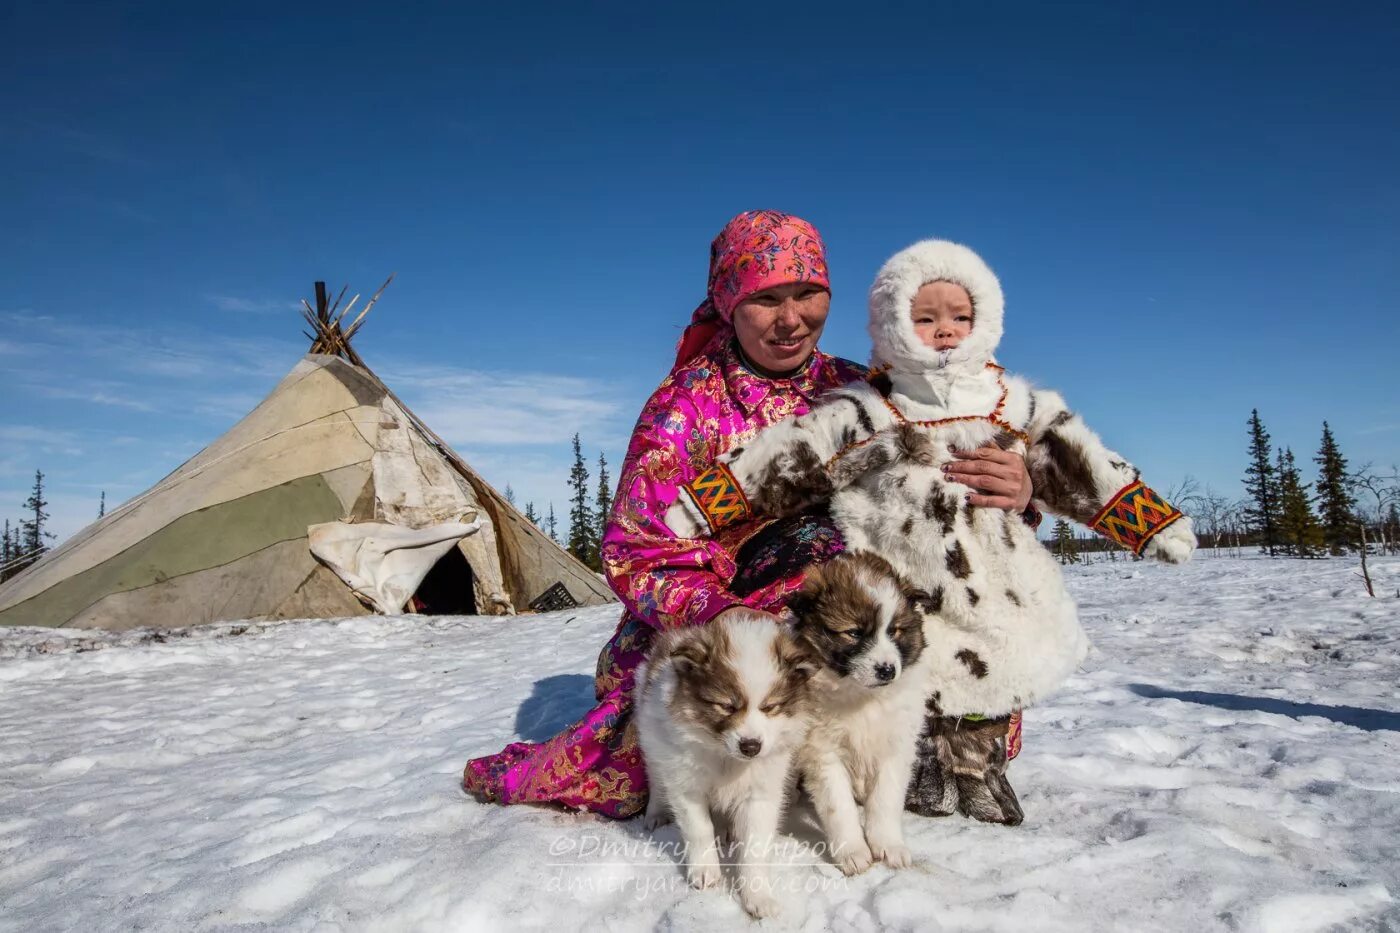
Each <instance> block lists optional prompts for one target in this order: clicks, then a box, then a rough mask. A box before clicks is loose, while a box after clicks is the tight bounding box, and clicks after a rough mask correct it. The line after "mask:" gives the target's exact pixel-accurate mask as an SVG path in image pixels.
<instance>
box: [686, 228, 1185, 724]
mask: <svg viewBox="0 0 1400 933" xmlns="http://www.w3.org/2000/svg"><path fill="white" fill-rule="evenodd" d="M933 281H951V282H954V283H956V284H959V285H962V286H963V287H964V288H966V289H967V291H968V293H969V295H970V296H971V298H972V301H973V308H974V323H973V330H972V333H971V334H970V335H969V336H968V337H967V338H966V339H965V340H964V341H963V342H962V343H961V344H960V345H959V346H958V347H957V349H955V350H951V351H941V352H940V351H934V350H931V349H929V348H927V347H926V346H924V345H923V343H922V342H921V341H920V340H919V339H918V337H917V336H916V335H915V333H914V328H913V323H912V320H911V316H910V306H911V303H912V301H913V298H914V294H915V292H917V291H918V290H919V288H920V287H921V286H922V285H924V284H925V283H927V282H933ZM1002 304H1003V299H1002V294H1001V287H1000V284H999V283H998V281H997V279H996V276H995V275H993V273H992V271H991V270H990V269H989V268H987V266H986V265H985V264H984V263H983V262H982V260H981V259H980V258H979V257H978V256H977V255H976V254H975V253H973V252H972V251H971V250H969V249H967V248H966V247H963V246H960V245H958V244H955V243H949V242H946V241H941V240H928V241H924V242H922V243H918V244H915V245H914V246H912V247H910V248H909V249H906V250H904V251H903V252H901V253H898V254H896V255H895V256H894V258H892V259H891V260H890V261H889V262H888V263H887V264H886V265H885V267H884V268H883V269H882V270H881V271H880V274H879V276H877V278H876V280H875V284H874V286H873V288H872V290H871V296H870V333H871V337H872V339H873V343H874V356H873V360H872V362H873V364H874V365H875V366H876V367H877V371H878V372H880V373H881V374H880V375H878V376H876V377H874V378H872V379H871V380H870V381H868V382H866V383H857V384H854V385H851V386H847V387H844V388H842V389H839V390H836V391H834V392H831V393H828V394H827V395H826V396H825V398H824V399H823V401H822V403H821V404H819V405H818V406H816V407H814V408H813V409H812V410H811V411H810V412H809V413H808V414H806V415H804V416H802V417H799V418H793V419H789V420H787V421H783V422H781V423H779V424H776V425H773V426H771V427H769V428H767V429H766V430H764V431H762V432H760V433H759V434H758V436H757V437H755V438H754V439H753V440H751V441H750V442H749V443H748V444H746V445H744V446H742V447H739V448H736V449H735V450H732V451H730V452H729V453H727V454H725V455H724V456H723V457H722V458H721V462H724V463H726V464H727V466H728V468H729V470H730V472H731V473H732V474H733V476H734V478H735V480H736V481H737V482H738V484H739V485H740V486H741V487H742V490H743V492H744V495H745V498H746V499H747V500H748V503H749V505H750V507H752V508H753V509H755V510H756V511H758V512H759V513H761V514H764V515H768V516H773V517H782V516H786V515H792V514H796V513H798V512H801V511H803V510H805V509H807V508H808V507H810V506H812V505H814V504H816V503H819V502H826V501H829V502H830V507H831V514H832V517H833V519H834V521H835V522H836V524H837V526H838V527H839V528H840V530H841V532H842V534H843V536H844V537H845V540H846V543H847V546H848V547H849V548H851V549H852V550H866V551H872V552H875V553H877V554H879V555H880V556H881V557H884V558H885V559H886V560H888V561H889V562H890V563H891V564H892V565H893V566H894V567H895V568H896V569H897V570H898V571H899V572H900V573H901V574H903V575H904V576H905V577H907V578H908V579H909V580H910V581H911V582H912V583H914V585H915V586H917V587H919V588H920V589H923V590H924V591H926V592H927V593H928V594H929V597H930V598H929V600H928V602H927V603H926V605H927V607H928V612H927V615H926V621H925V632H926V636H927V642H928V648H927V651H928V652H930V653H931V655H932V658H931V664H930V670H931V676H932V682H931V685H930V693H931V694H936V698H937V702H938V706H939V707H940V708H941V711H942V712H943V714H945V715H953V716H960V715H967V714H981V715H987V716H1000V715H1004V714H1006V713H1009V712H1011V711H1012V710H1014V709H1018V708H1022V707H1025V706H1028V705H1030V704H1032V703H1034V702H1036V701H1037V700H1039V699H1040V698H1042V697H1044V696H1045V695H1047V694H1048V693H1049V692H1050V691H1052V690H1053V689H1055V688H1056V687H1058V686H1059V685H1060V684H1061V683H1062V682H1063V681H1064V680H1065V678H1067V677H1068V676H1069V675H1070V674H1071V673H1072V672H1073V671H1074V669H1075V668H1076V667H1077V666H1078V664H1079V662H1080V661H1081V660H1082V659H1083V657H1084V654H1085V652H1086V651H1087V648H1088V639H1087V637H1086V636H1085V634H1084V631H1083V629H1082V628H1081V627H1080V625H1079V620H1078V616H1077V612H1076V609H1075V605H1074V601H1073V600H1072V599H1071V598H1070V596H1069V593H1068V592H1067V591H1066V589H1065V585H1064V580H1063V578H1062V576H1061V574H1060V571H1059V568H1058V567H1057V565H1056V564H1055V561H1054V558H1053V557H1052V556H1051V554H1050V553H1049V552H1048V551H1047V550H1046V549H1045V547H1043V546H1042V545H1041V544H1040V542H1039V541H1037V540H1036V536H1035V532H1034V531H1033V530H1032V529H1031V528H1030V527H1028V526H1027V525H1026V524H1025V523H1024V522H1023V521H1022V519H1021V518H1020V516H1018V515H1013V514H1009V513H1007V512H1004V511H1001V510H997V509H990V508H975V507H972V506H970V505H968V504H967V501H966V497H967V495H968V488H967V487H966V486H963V485H960V484H957V483H954V482H951V481H950V480H948V479H947V478H946V477H945V475H944V473H943V471H942V469H941V467H942V466H943V465H944V464H945V463H948V462H949V461H951V460H953V459H954V458H953V456H952V451H953V450H955V449H956V450H972V449H974V448H976V447H979V446H982V445H983V444H987V443H995V444H997V445H999V446H1000V447H1002V448H1003V449H1009V450H1015V451H1017V452H1018V453H1022V454H1023V455H1025V457H1026V462H1027V464H1028V467H1029V469H1030V474H1031V480H1032V483H1033V485H1034V488H1035V493H1034V495H1035V501H1036V503H1037V505H1039V506H1041V507H1043V509H1044V510H1045V511H1049V512H1053V513H1057V514H1059V515H1063V516H1066V517H1068V518H1071V519H1074V520H1076V521H1079V522H1082V523H1086V524H1087V523H1088V522H1090V521H1092V519H1093V518H1094V516H1095V515H1096V514H1097V513H1098V512H1099V511H1100V509H1101V508H1103V506H1104V505H1106V504H1107V503H1108V502H1109V501H1110V500H1111V498H1112V497H1113V496H1114V495H1115V494H1116V493H1117V492H1119V491H1120V490H1122V489H1123V487H1125V486H1127V485H1129V484H1130V483H1132V482H1134V481H1136V480H1137V479H1138V476H1139V473H1138V470H1137V469H1136V468H1135V467H1134V466H1133V465H1132V464H1131V463H1129V462H1128V461H1127V460H1126V459H1124V458H1123V457H1121V456H1119V455H1118V454H1116V453H1114V452H1113V451H1112V450H1109V449H1108V448H1107V447H1105V446H1104V444H1103V442H1102V441H1100V440H1099V438H1098V436H1097V435H1096V434H1094V432H1093V431H1091V430H1090V429H1089V428H1088V426H1087V425H1085V423H1084V421H1083V420H1082V419H1081V418H1080V417H1079V416H1078V415H1076V414H1074V413H1073V412H1072V411H1070V410H1069V408H1068V407H1066V405H1065V402H1064V400H1063V399H1062V398H1061V397H1060V396H1059V395H1058V394H1057V393H1055V392H1051V391H1048V390H1043V389H1035V388H1032V386H1031V385H1030V384H1029V383H1028V382H1026V381H1025V380H1024V379H1021V378H1018V377H1016V376H1012V375H1009V374H1006V373H1005V372H1003V371H1002V370H1001V369H1000V367H998V366H996V365H995V364H994V363H993V362H992V353H993V351H994V350H995V349H996V346H997V343H998V342H999V341H1000V338H1001V332H1002ZM946 419H965V420H958V421H952V422H949V421H947V420H946ZM920 422H942V423H939V424H935V425H928V424H920ZM666 522H667V524H668V525H669V526H670V527H671V529H672V530H673V531H674V532H675V533H676V534H677V535H679V536H682V537H694V536H697V535H701V534H705V533H707V531H708V523H707V520H706V519H705V517H704V515H703V514H702V513H701V512H700V511H699V510H698V509H697V508H696V506H695V505H694V503H693V502H691V501H690V498H689V497H688V496H687V495H685V494H682V495H681V497H680V498H679V499H678V500H677V502H676V504H675V505H673V506H672V507H671V509H670V510H669V511H668V512H667V514H666ZM1195 543H1196V539H1195V536H1194V535H1193V534H1192V533H1191V525H1190V520H1189V519H1187V518H1185V517H1184V516H1183V517H1182V518H1180V519H1178V520H1176V521H1174V522H1172V523H1171V524H1169V525H1167V526H1166V527H1165V528H1162V529H1161V530H1160V531H1158V533H1157V534H1156V535H1155V536H1154V537H1153V538H1152V539H1151V540H1150V541H1148V543H1147V546H1146V547H1145V548H1144V550H1143V552H1142V553H1143V556H1151V557H1155V558H1158V559H1162V560H1166V561H1170V562H1174V563H1175V562H1180V561H1184V560H1187V559H1188V558H1189V557H1190V555H1191V552H1192V550H1193V549H1194V548H1195Z"/></svg>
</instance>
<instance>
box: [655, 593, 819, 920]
mask: <svg viewBox="0 0 1400 933" xmlns="http://www.w3.org/2000/svg"><path fill="white" fill-rule="evenodd" d="M736 616H737V617H736ZM816 670H817V667H816V664H815V663H814V662H813V660H812V658H811V656H810V654H809V653H808V651H807V650H806V649H805V648H804V647H803V646H802V645H801V644H800V643H799V641H798V640H797V639H796V638H795V637H794V636H793V634H792V632H791V631H790V630H789V629H788V628H787V627H786V626H783V625H780V624H778V623H776V622H775V621H774V619H773V617H772V616H769V615H764V614H762V613H757V612H755V613H752V614H747V615H744V614H730V615H727V616H726V617H724V618H722V619H716V620H714V621H712V622H710V623H709V624H707V625H702V626H697V627H694V628H686V629H676V630H671V631H668V632H665V633H664V634H662V635H661V636H660V638H658V639H657V642H656V644H655V645H654V646H653V648H652V651H651V654H650V655H649V656H648V658H647V661H646V663H645V664H644V665H643V666H642V667H641V668H640V669H639V671H638V673H637V688H636V701H637V713H636V723H637V737H638V740H639V742H640V744H641V748H642V754H643V756H644V757H645V759H646V768H647V781H648V783H649V784H650V787H651V797H650V800H649V801H648V803H647V812H646V821H645V824H644V825H645V826H646V828H647V829H655V828H656V827H657V826H660V825H661V824H663V823H666V822H669V821H670V818H671V817H672V816H674V818H675V821H676V825H677V827H678V828H679V829H680V833H681V839H682V841H683V842H684V843H685V851H686V863H687V864H686V877H687V878H688V880H689V881H690V883H691V884H692V885H694V886H695V887H697V888H708V887H711V886H713V885H715V884H718V883H719V882H720V880H721V878H722V873H721V869H720V861H719V851H718V846H717V844H716V839H715V824H714V816H713V814H714V813H718V814H719V815H721V816H723V817H725V818H727V820H728V821H729V823H730V826H731V833H730V836H731V838H732V839H733V840H734V841H735V842H736V843H737V844H738V845H739V846H740V849H739V851H738V852H737V854H736V858H735V864H736V868H737V871H738V876H739V877H738V882H739V884H738V886H739V892H738V893H739V899H740V901H741V903H742V904H743V906H744V909H745V910H747V911H748V912H749V913H750V914H752V915H753V916H755V917H766V916H770V915H772V914H774V913H776V912H777V910H778V901H777V899H776V898H775V897H774V895H773V892H772V890H771V885H770V884H769V882H768V872H767V865H766V860H767V859H768V858H769V857H771V856H770V855H769V854H768V853H769V852H770V850H771V846H772V844H773V840H774V836H775V835H776V833H777V831H778V823H779V822H780V820H781V819H782V814H783V809H784V807H785V806H786V804H787V799H788V795H789V792H790V790H791V785H792V776H793V775H792V759H793V755H794V753H795V752H796V750H797V748H798V746H799V745H801V743H802V740H803V738H804V737H805V736H806V734H807V730H808V728H809V726H810V719H809V716H810V689H809V681H810V680H811V678H812V676H813V674H814V673H815V672H816Z"/></svg>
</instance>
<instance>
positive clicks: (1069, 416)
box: [1047, 411, 1074, 428]
mask: <svg viewBox="0 0 1400 933" xmlns="http://www.w3.org/2000/svg"><path fill="white" fill-rule="evenodd" d="M1073 419H1074V412H1071V411H1062V412H1060V413H1059V414H1058V415H1056V416H1055V417H1053V418H1051V419H1050V424H1049V425H1047V427H1051V428H1058V427H1060V426H1061V425H1064V424H1069V423H1070V421H1072V420H1073Z"/></svg>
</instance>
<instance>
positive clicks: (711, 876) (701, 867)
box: [685, 859, 724, 891]
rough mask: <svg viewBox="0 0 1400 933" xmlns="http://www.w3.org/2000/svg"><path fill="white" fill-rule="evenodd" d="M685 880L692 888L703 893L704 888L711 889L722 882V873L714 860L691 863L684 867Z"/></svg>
mask: <svg viewBox="0 0 1400 933" xmlns="http://www.w3.org/2000/svg"><path fill="white" fill-rule="evenodd" d="M685 880H686V881H689V882H690V886H691V887H692V888H699V889H700V890H701V891H703V890H705V889H706V888H713V887H715V886H716V885H718V884H719V883H720V882H721V881H723V880H724V872H723V871H722V870H720V867H719V862H717V861H715V860H714V859H706V860H704V861H700V862H691V863H690V865H689V866H687V867H686V870H685Z"/></svg>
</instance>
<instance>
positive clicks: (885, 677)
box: [875, 664, 894, 683]
mask: <svg viewBox="0 0 1400 933" xmlns="http://www.w3.org/2000/svg"><path fill="white" fill-rule="evenodd" d="M875 677H876V678H877V679H879V680H880V682H881V683H889V682H890V681H892V680H894V665H893V664H876V665H875Z"/></svg>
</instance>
